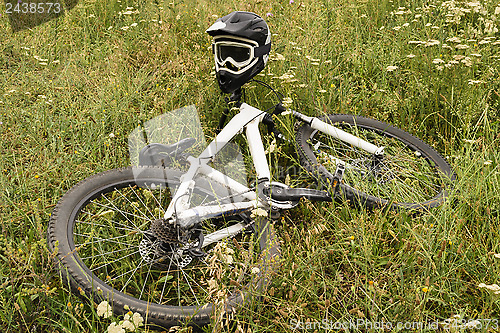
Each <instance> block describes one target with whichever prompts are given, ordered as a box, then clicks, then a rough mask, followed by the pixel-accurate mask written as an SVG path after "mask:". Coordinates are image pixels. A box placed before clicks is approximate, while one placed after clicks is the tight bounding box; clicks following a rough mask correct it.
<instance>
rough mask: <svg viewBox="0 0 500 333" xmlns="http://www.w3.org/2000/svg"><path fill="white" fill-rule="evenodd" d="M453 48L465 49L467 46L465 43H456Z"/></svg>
mask: <svg viewBox="0 0 500 333" xmlns="http://www.w3.org/2000/svg"><path fill="white" fill-rule="evenodd" d="M455 48H456V49H458V50H465V49H468V48H469V46H468V45H465V44H458V45H457V46H455Z"/></svg>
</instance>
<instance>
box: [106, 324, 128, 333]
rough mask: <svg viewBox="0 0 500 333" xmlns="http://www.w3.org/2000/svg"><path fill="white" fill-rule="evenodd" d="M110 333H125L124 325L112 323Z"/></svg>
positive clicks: (109, 327)
mask: <svg viewBox="0 0 500 333" xmlns="http://www.w3.org/2000/svg"><path fill="white" fill-rule="evenodd" d="M108 333H125V330H124V329H123V327H122V325H120V324H116V323H111V324H110V325H109V326H108Z"/></svg>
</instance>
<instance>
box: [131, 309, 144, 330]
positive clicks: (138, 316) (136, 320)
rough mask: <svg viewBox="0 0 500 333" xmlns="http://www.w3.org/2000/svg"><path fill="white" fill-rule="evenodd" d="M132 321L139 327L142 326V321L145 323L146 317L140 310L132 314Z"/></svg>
mask: <svg viewBox="0 0 500 333" xmlns="http://www.w3.org/2000/svg"><path fill="white" fill-rule="evenodd" d="M132 322H133V323H134V325H135V327H139V326H142V323H144V318H142V316H141V314H140V313H139V312H135V313H134V315H133V316H132Z"/></svg>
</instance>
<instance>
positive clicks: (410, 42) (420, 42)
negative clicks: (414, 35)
mask: <svg viewBox="0 0 500 333" xmlns="http://www.w3.org/2000/svg"><path fill="white" fill-rule="evenodd" d="M408 44H417V45H421V44H422V45H423V44H425V42H423V41H421V40H410V41H409V42H408Z"/></svg>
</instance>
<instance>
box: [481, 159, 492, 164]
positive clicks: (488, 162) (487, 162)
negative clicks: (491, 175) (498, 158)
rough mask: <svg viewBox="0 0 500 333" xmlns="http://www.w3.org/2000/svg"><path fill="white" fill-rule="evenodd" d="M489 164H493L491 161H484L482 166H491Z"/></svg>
mask: <svg viewBox="0 0 500 333" xmlns="http://www.w3.org/2000/svg"><path fill="white" fill-rule="evenodd" d="M491 163H493V161H492V160H487V161H484V163H483V164H484V165H491Z"/></svg>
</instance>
